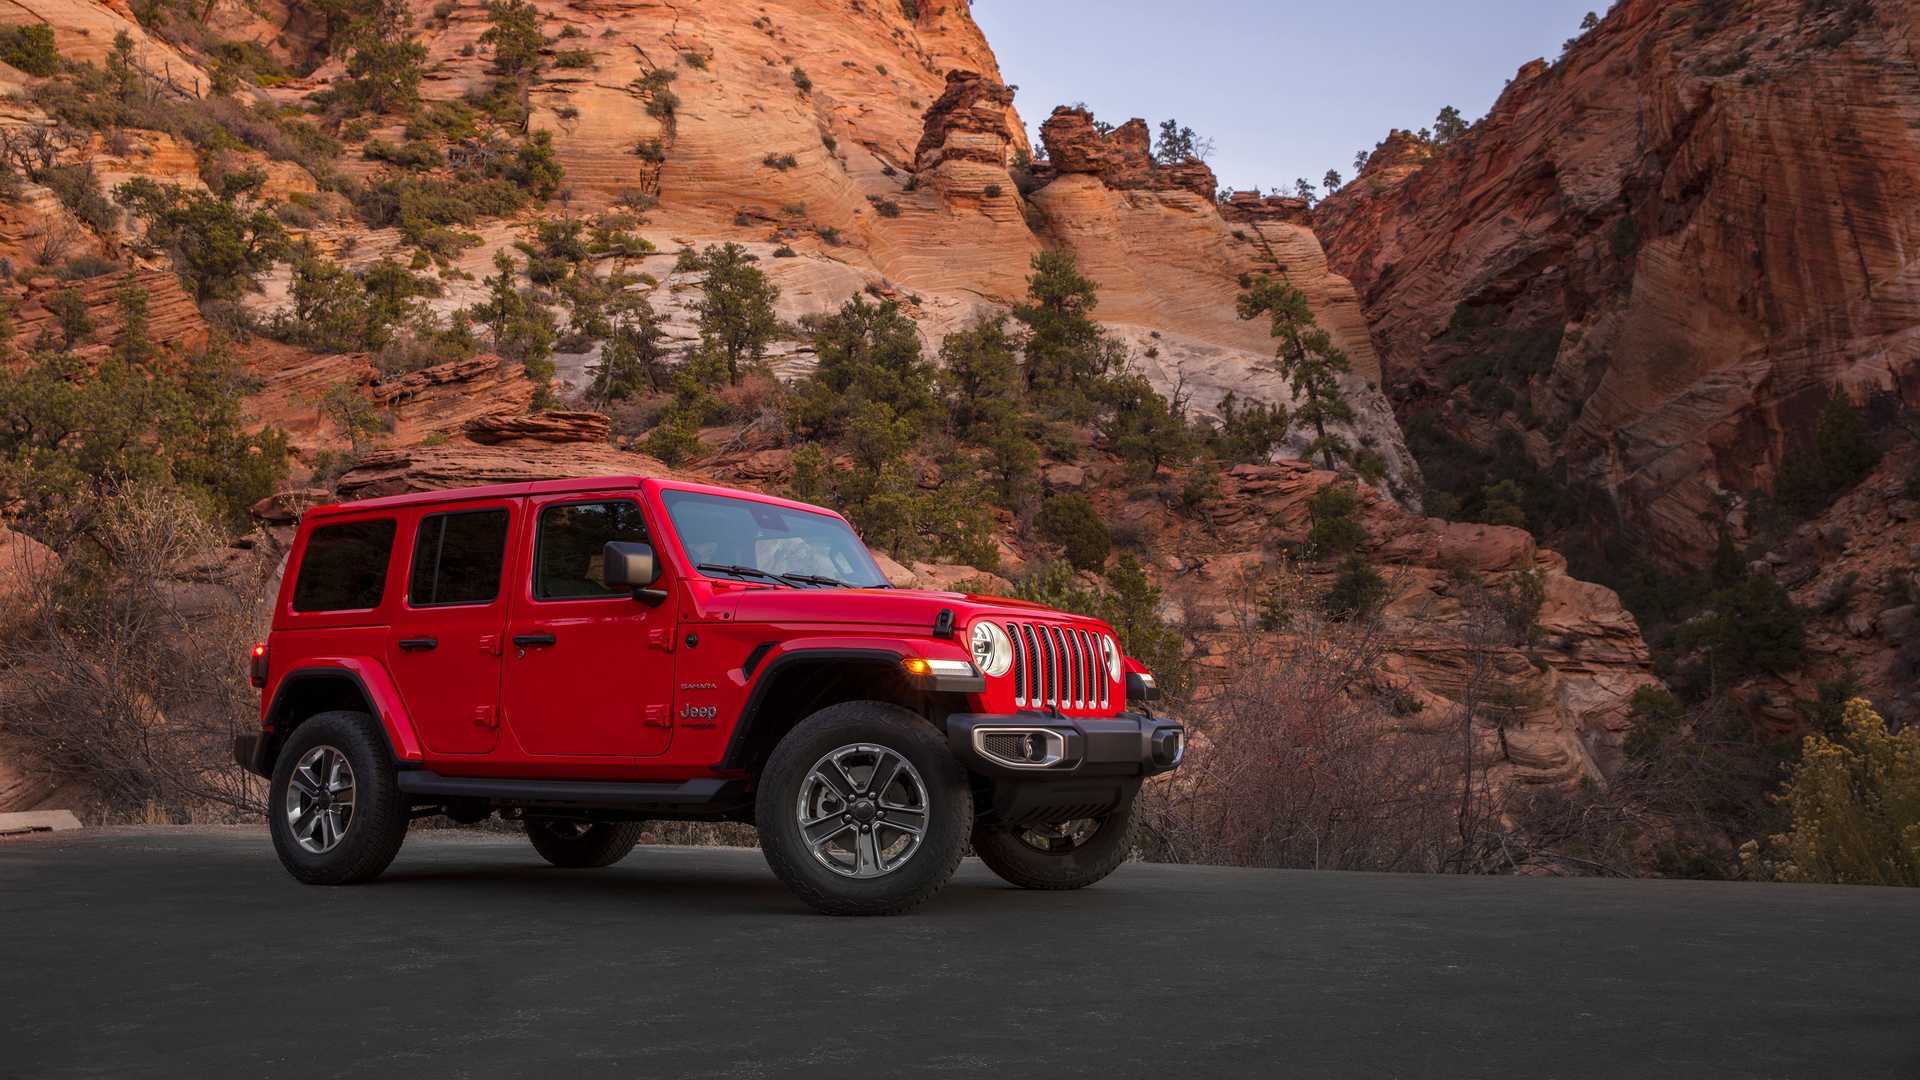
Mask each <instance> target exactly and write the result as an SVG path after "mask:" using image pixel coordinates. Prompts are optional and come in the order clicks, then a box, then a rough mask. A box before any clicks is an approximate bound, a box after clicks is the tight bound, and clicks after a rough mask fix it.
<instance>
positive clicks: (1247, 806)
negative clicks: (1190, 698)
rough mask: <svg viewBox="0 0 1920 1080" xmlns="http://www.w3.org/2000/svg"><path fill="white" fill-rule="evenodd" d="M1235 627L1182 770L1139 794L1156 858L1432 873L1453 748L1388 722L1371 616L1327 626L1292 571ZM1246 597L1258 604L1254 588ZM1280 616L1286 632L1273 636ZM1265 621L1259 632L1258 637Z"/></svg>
mask: <svg viewBox="0 0 1920 1080" xmlns="http://www.w3.org/2000/svg"><path fill="white" fill-rule="evenodd" d="M1279 577H1280V580H1279V581H1278V582H1277V583H1274V584H1271V585H1270V586H1269V587H1268V588H1266V589H1265V590H1264V600H1265V605H1264V606H1265V607H1266V608H1267V610H1266V611H1265V612H1263V611H1262V610H1261V608H1262V606H1263V605H1256V604H1255V603H1253V602H1251V601H1249V602H1247V603H1245V604H1244V605H1243V606H1242V607H1239V608H1236V609H1234V610H1233V611H1232V612H1231V613H1230V615H1229V618H1230V621H1231V623H1232V625H1231V626H1230V628H1229V630H1228V634H1229V639H1230V640H1229V646H1228V648H1227V649H1226V650H1225V652H1226V655H1227V656H1228V657H1229V658H1230V660H1229V663H1228V665H1227V667H1226V668H1225V669H1224V670H1223V671H1222V672H1221V673H1220V674H1219V675H1218V676H1217V677H1216V678H1215V679H1213V680H1211V681H1210V683H1209V685H1208V688H1207V691H1206V692H1205V693H1204V694H1203V695H1201V697H1200V700H1198V701H1196V702H1195V703H1194V704H1193V705H1191V706H1189V717H1190V719H1191V721H1192V724H1193V727H1194V729H1195V738H1194V745H1193V750H1192V752H1191V753H1190V754H1189V756H1188V761H1187V765H1186V767H1185V768H1183V769H1182V770H1181V771H1180V772H1178V773H1175V774H1173V777H1172V778H1170V779H1169V780H1168V781H1164V782H1160V783H1157V784H1155V785H1152V786H1150V787H1149V788H1148V789H1147V790H1146V791H1145V792H1143V799H1142V802H1141V815H1142V827H1143V835H1144V836H1145V837H1146V847H1147V850H1148V852H1149V854H1150V855H1151V856H1152V857H1156V858H1162V859H1167V860H1172V861H1180V862H1206V863H1230V864H1237V865H1247V866H1277V867H1301V868H1313V869H1326V870H1400V871H1429V872H1431V871H1438V870H1442V869H1444V868H1446V865H1447V863H1448V860H1449V858H1450V857H1452V856H1453V855H1454V854H1455V852H1456V849H1457V847H1458V841H1457V837H1456V835H1455V832H1456V828H1457V820H1456V814H1457V808H1458V804H1457V796H1458V788H1459V778H1458V776H1457V762H1456V760H1455V757H1454V744H1453V740H1452V739H1450V738H1448V737H1447V734H1446V733H1445V732H1444V731H1441V732H1435V731H1434V730H1432V728H1431V725H1430V724H1416V723H1414V722H1412V719H1411V718H1410V717H1405V716H1397V715H1395V709H1394V707H1393V702H1394V701H1395V700H1396V698H1395V696H1394V695H1395V691H1394V690H1393V688H1392V687H1391V686H1390V685H1388V684H1387V683H1385V682H1383V681H1382V679H1381V664H1382V661H1383V660H1384V659H1385V657H1386V654H1387V652H1388V650H1389V648H1390V645H1391V641H1390V640H1389V638H1388V634H1387V624H1386V621H1385V620H1384V618H1383V617H1382V616H1380V615H1379V614H1377V613H1375V614H1372V615H1369V616H1366V617H1361V618H1350V619H1345V620H1335V619H1330V618H1328V617H1326V615H1325V614H1324V613H1323V612H1321V611H1319V610H1317V605H1316V604H1315V603H1314V602H1312V601H1311V600H1309V599H1308V598H1307V596H1306V591H1305V589H1304V588H1303V587H1302V585H1301V583H1300V580H1299V579H1298V578H1297V577H1295V576H1292V575H1291V574H1289V573H1288V572H1286V571H1285V570H1284V569H1283V570H1282V571H1281V572H1280V574H1279ZM1236 592H1237V593H1238V594H1239V595H1241V596H1242V597H1250V596H1255V595H1261V594H1258V593H1256V592H1255V591H1254V590H1251V589H1240V590H1236ZM1275 610H1285V611H1286V612H1288V613H1289V614H1288V615H1287V616H1286V618H1287V625H1285V626H1283V627H1275V626H1273V625H1272V623H1273V619H1274V615H1273V614H1272V613H1273V611H1275ZM1263 615H1264V617H1265V620H1266V623H1267V625H1265V626H1263V625H1262V619H1263Z"/></svg>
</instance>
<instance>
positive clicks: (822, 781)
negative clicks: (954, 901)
mask: <svg viewBox="0 0 1920 1080" xmlns="http://www.w3.org/2000/svg"><path fill="white" fill-rule="evenodd" d="M754 809H755V814H754V816H755V820H756V822H757V823H758V825H759V829H760V847H761V850H762V851H763V852H764V853H765V854H766V858H767V865H768V866H770V867H772V868H773V872H774V874H775V875H777V876H778V877H779V878H780V880H782V881H784V882H786V884H787V886H788V887H789V888H791V889H793V891H794V892H796V893H798V894H799V895H800V898H801V899H802V900H805V901H806V902H807V903H808V904H811V905H812V906H813V907H814V908H816V909H817V910H820V911H823V912H826V913H827V914H829V915H894V914H898V913H900V912H903V911H907V910H909V909H911V908H913V907H916V906H918V905H919V904H921V903H922V902H924V901H925V900H927V898H929V897H931V896H932V895H933V894H934V893H936V892H939V891H940V888H941V887H942V886H944V885H945V884H946V883H947V881H948V879H950V878H951V877H953V872H954V869H955V868H956V867H958V866H959V865H960V854H961V851H962V850H963V848H964V847H965V845H966V839H967V830H968V829H969V828H970V827H971V825H972V822H973V794H972V792H971V791H970V790H969V789H968V787H967V781H966V775H965V774H964V773H963V772H962V771H961V769H960V765H959V763H958V762H956V761H955V760H954V759H953V754H952V753H951V752H950V751H949V750H948V749H947V745H946V741H945V740H944V739H942V738H940V736H939V735H938V734H937V733H936V732H935V731H934V730H933V728H932V727H931V726H930V725H928V723H927V722H926V721H925V720H924V719H922V718H921V717H920V716H919V715H918V714H916V713H913V712H911V711H909V710H907V709H903V708H901V707H900V706H898V705H889V704H886V703H883V702H877V701H853V702H847V703H844V704H840V705H834V706H830V707H828V708H825V709H822V710H820V711H819V712H817V713H815V714H813V715H812V716H810V717H808V718H807V719H805V720H803V721H801V722H800V724H799V725H798V726H796V727H795V728H794V729H793V730H792V731H791V732H788V733H787V736H786V737H785V738H784V739H782V740H781V741H780V745H779V746H777V747H775V748H774V751H773V756H772V757H771V758H770V759H769V760H768V762H767V767H766V769H765V770H764V771H763V772H762V773H761V775H760V784H759V790H758V792H757V793H756V796H755V808H754Z"/></svg>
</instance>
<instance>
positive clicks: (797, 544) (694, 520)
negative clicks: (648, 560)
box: [660, 491, 888, 588]
mask: <svg viewBox="0 0 1920 1080" xmlns="http://www.w3.org/2000/svg"><path fill="white" fill-rule="evenodd" d="M660 497H661V500H662V501H663V502H665V503H666V505H667V516H668V517H670V518H672V519H673V527H674V529H675V530H676V531H678V532H679V534H680V545H681V547H683V548H685V549H686V552H687V555H688V557H689V558H691V559H692V560H693V561H694V563H695V564H697V565H698V566H700V567H701V572H702V573H705V574H709V575H712V576H717V577H736V578H740V579H741V580H745V581H760V580H768V579H770V578H771V579H773V580H776V581H778V582H779V583H781V584H787V585H793V584H803V585H808V586H821V587H826V588H831V587H833V586H836V585H849V586H855V587H858V588H886V587H888V584H887V579H886V576H885V575H883V574H882V573H880V567H879V566H877V565H875V563H874V561H873V556H871V555H869V554H868V553H867V548H866V545H865V544H862V543H861V542H860V538H859V537H857V536H855V535H853V530H852V529H850V528H848V527H847V523H846V522H844V521H842V520H840V519H839V518H837V517H833V516H831V515H829V514H821V513H816V512H814V511H810V510H794V509H790V508H788V507H784V506H773V505H770V504H768V503H763V502H755V501H753V500H751V499H730V498H727V497H726V496H724V495H703V494H700V493H698V492H693V491H665V492H662V493H661V496H660Z"/></svg>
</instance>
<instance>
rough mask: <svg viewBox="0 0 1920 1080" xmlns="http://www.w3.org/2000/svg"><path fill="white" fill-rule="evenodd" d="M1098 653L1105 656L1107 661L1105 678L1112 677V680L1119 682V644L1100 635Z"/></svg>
mask: <svg viewBox="0 0 1920 1080" xmlns="http://www.w3.org/2000/svg"><path fill="white" fill-rule="evenodd" d="M1100 655H1101V656H1103V657H1105V658H1106V661H1107V678H1109V679H1112V680H1113V681H1114V682H1119V681H1120V646H1118V645H1115V644H1114V643H1113V639H1112V638H1110V637H1106V636H1102V637H1101V638H1100Z"/></svg>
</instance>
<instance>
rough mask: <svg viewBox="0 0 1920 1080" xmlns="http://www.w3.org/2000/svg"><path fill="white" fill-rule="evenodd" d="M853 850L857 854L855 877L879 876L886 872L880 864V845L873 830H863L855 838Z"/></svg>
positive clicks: (854, 869)
mask: <svg viewBox="0 0 1920 1080" xmlns="http://www.w3.org/2000/svg"><path fill="white" fill-rule="evenodd" d="M853 850H854V854H855V856H856V859H855V861H854V868H853V876H854V877H879V876H880V875H881V874H884V873H886V870H885V869H884V868H883V867H881V865H880V845H879V842H878V840H877V838H876V836H875V834H874V833H873V831H872V830H868V831H866V832H863V833H861V834H860V835H859V836H858V837H856V838H855V839H854V841H853Z"/></svg>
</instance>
